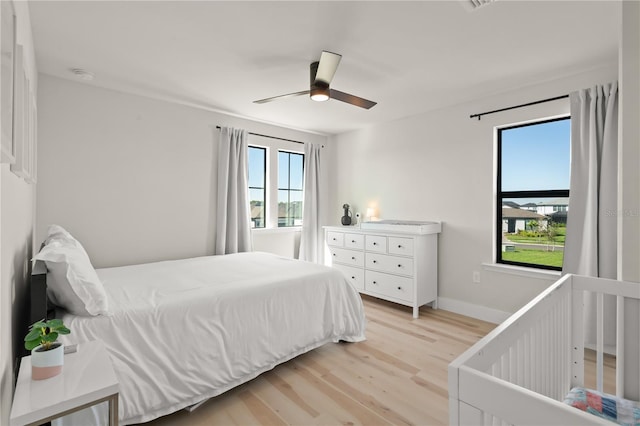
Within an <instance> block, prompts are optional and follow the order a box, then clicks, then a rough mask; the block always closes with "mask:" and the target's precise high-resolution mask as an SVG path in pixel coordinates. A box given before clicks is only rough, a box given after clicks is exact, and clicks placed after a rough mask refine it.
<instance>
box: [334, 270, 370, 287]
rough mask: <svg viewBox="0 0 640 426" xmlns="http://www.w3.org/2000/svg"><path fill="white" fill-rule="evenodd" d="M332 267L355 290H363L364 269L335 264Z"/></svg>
mask: <svg viewBox="0 0 640 426" xmlns="http://www.w3.org/2000/svg"><path fill="white" fill-rule="evenodd" d="M333 267H334V268H335V269H338V270H340V271H342V272H343V273H344V275H345V276H346V277H347V279H348V280H349V281H351V284H353V286H354V287H355V288H357V289H358V290H364V269H362V268H356V267H354V266H347V265H340V264H335V265H333Z"/></svg>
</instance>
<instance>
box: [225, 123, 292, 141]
mask: <svg viewBox="0 0 640 426" xmlns="http://www.w3.org/2000/svg"><path fill="white" fill-rule="evenodd" d="M216 129H220V126H216ZM249 134H250V135H253V136H262V137H263V138H271V139H278V140H281V141H287V142H295V143H299V144H302V145H304V142H300V141H294V140H293V139H285V138H279V137H277V136H269V135H263V134H261V133H253V132H249Z"/></svg>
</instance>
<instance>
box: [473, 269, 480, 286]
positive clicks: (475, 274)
mask: <svg viewBox="0 0 640 426" xmlns="http://www.w3.org/2000/svg"><path fill="white" fill-rule="evenodd" d="M473 282H474V283H476V284H478V283H480V272H478V271H473Z"/></svg>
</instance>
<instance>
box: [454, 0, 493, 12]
mask: <svg viewBox="0 0 640 426" xmlns="http://www.w3.org/2000/svg"><path fill="white" fill-rule="evenodd" d="M495 1H496V0H460V3H462V5H463V6H464V8H465V9H467V10H468V11H469V12H472V11H474V10H476V9H477V8H479V7H482V6H486V5H488V4H491V3H493V2H495Z"/></svg>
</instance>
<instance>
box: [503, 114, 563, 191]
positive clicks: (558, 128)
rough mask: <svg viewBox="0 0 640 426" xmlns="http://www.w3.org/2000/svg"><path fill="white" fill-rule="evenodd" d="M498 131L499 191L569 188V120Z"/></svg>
mask: <svg viewBox="0 0 640 426" xmlns="http://www.w3.org/2000/svg"><path fill="white" fill-rule="evenodd" d="M500 133H501V150H502V158H501V166H502V167H501V172H502V180H501V185H502V191H528V190H550V189H569V168H570V162H569V153H570V134H571V120H570V119H564V120H558V121H550V122H546V123H538V124H532V125H526V126H520V127H514V128H510V129H502V130H501V131H500Z"/></svg>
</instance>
